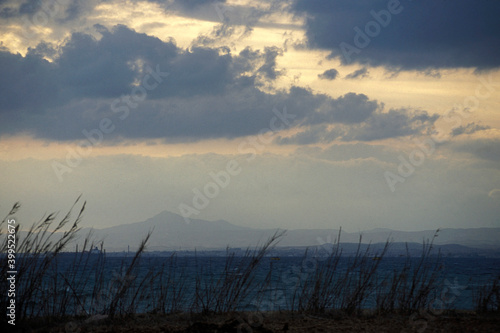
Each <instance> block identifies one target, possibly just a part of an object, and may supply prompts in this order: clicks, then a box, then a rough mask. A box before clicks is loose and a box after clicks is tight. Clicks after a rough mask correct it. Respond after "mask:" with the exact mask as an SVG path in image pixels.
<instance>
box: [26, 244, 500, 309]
mask: <svg viewBox="0 0 500 333" xmlns="http://www.w3.org/2000/svg"><path fill="white" fill-rule="evenodd" d="M358 260H360V261H358V262H356V261H355V258H352V257H341V258H340V259H339V261H338V262H337V263H336V266H335V273H334V274H333V275H332V277H331V280H329V281H326V280H325V279H326V278H327V276H326V275H325V271H326V270H327V269H328V268H329V267H330V268H332V266H333V265H334V263H332V262H329V261H328V260H327V258H324V257H314V256H307V255H305V256H287V257H263V258H261V259H260V261H259V262H258V263H256V262H255V261H252V258H249V257H245V256H242V257H240V256H227V257H225V256H207V255H182V256H177V255H168V256H158V255H156V256H147V255H146V256H143V257H141V258H140V259H135V261H134V258H133V256H116V255H113V256H109V255H105V254H95V255H91V256H89V258H87V259H86V261H85V263H83V262H82V261H81V260H76V261H75V258H74V257H72V256H71V255H65V256H59V257H58V258H57V260H55V261H54V264H53V265H51V267H50V268H49V269H48V270H47V271H46V272H44V274H43V278H42V280H43V281H42V283H41V284H40V286H39V287H38V289H39V290H40V293H39V294H38V296H36V299H35V300H31V302H32V303H33V302H35V303H38V302H40V304H33V306H32V309H31V310H30V311H31V312H32V313H33V314H35V313H36V314H42V315H45V313H44V312H43V308H47V307H51V306H53V307H57V306H58V305H59V304H52V303H59V302H61V304H62V302H63V301H64V304H65V308H64V309H65V311H68V312H69V314H98V313H105V312H106V311H107V310H109V307H110V306H112V305H114V306H115V308H116V309H118V312H122V313H131V312H134V313H144V312H177V311H196V312H200V311H217V310H219V311H224V310H227V309H229V308H230V310H235V311H277V310H290V309H298V307H299V306H300V304H299V303H300V302H299V299H300V296H301V295H302V296H303V297H302V300H307V299H308V298H311V297H313V296H314V293H313V292H312V291H313V290H314V287H315V286H316V287H317V286H318V285H320V286H323V288H324V289H322V291H320V294H321V295H323V296H325V294H324V293H325V292H326V290H332V289H328V286H330V285H335V283H338V284H337V286H340V290H341V293H340V294H338V293H337V294H335V295H333V296H332V299H331V300H330V303H328V305H327V307H328V306H329V307H332V308H335V307H340V306H341V305H342V304H343V303H342V301H345V300H346V298H343V297H344V295H349V293H355V292H356V288H358V289H359V286H360V285H362V281H368V282H367V283H366V288H365V289H362V290H363V294H362V297H361V300H360V307H361V308H364V309H370V308H371V309H373V308H376V307H377V304H378V303H377V302H378V301H379V300H380V298H381V297H383V296H384V295H385V294H389V293H391V287H392V286H394V284H393V282H394V280H395V277H400V278H401V277H402V276H403V277H404V279H405V281H406V282H407V283H406V285H405V286H403V287H401V285H400V287H399V288H400V289H398V290H399V291H398V292H399V293H402V291H401V290H406V291H408V292H409V290H410V289H411V288H412V285H413V286H416V287H417V288H419V287H420V288H423V287H425V285H426V283H427V282H429V281H431V282H432V284H431V285H432V290H431V291H430V292H429V294H428V296H427V297H428V302H427V305H426V306H429V307H432V308H433V309H443V310H445V309H455V310H474V309H475V308H476V306H477V304H478V299H479V296H480V293H481V291H482V290H487V287H488V286H491V284H492V283H493V281H495V279H497V283H498V278H499V276H500V258H485V257H475V258H455V257H453V258H449V257H441V258H436V257H428V258H426V260H425V261H424V262H423V263H421V262H420V260H421V259H420V258H418V257H415V258H406V257H383V258H378V257H365V258H364V259H363V261H361V259H359V258H358ZM405 267H407V269H406V271H405ZM372 269H373V270H372ZM403 271H405V272H406V274H405V275H401V274H400V273H401V272H403ZM369 274H371V275H369ZM415 276H416V277H417V278H414V277H415ZM318 281H319V283H318ZM412 283H413V284H412ZM401 288H402V289H401ZM337 290H338V289H337ZM358 291H359V290H358ZM322 293H323V294H322ZM50 295H54V296H53V297H50ZM316 296H317V294H316ZM497 297H498V295H497ZM47 302H48V304H47ZM496 302H498V299H497V300H496Z"/></svg>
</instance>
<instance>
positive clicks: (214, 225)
mask: <svg viewBox="0 0 500 333" xmlns="http://www.w3.org/2000/svg"><path fill="white" fill-rule="evenodd" d="M149 231H152V234H151V237H150V239H149V241H148V245H147V250H148V251H184V250H186V251H189V250H194V249H197V250H200V251H203V250H215V249H225V248H226V247H231V248H247V247H255V246H257V245H259V244H262V243H263V242H265V241H266V240H267V239H268V238H269V237H270V236H271V235H272V234H274V232H276V229H257V228H249V227H242V226H237V225H234V224H231V223H229V222H227V221H224V220H218V221H206V220H200V219H192V220H190V222H189V223H187V222H186V221H185V220H184V218H183V217H182V216H180V215H177V214H174V213H171V212H168V211H164V212H162V213H160V214H158V215H156V216H154V217H152V218H150V219H147V220H145V221H142V222H136V223H131V224H125V225H119V226H114V227H109V228H103V229H95V228H84V229H82V230H80V232H79V242H80V243H81V241H82V239H83V238H84V237H85V235H87V234H88V233H89V232H92V234H93V235H94V236H95V237H96V239H98V240H102V241H104V248H105V249H106V250H107V251H108V252H118V251H126V250H128V249H130V251H133V250H135V249H136V248H137V246H138V245H139V244H140V242H141V240H142V239H144V237H145V236H146V235H147V233H148V232H149ZM435 233H436V230H424V231H397V230H391V229H381V228H377V229H373V230H368V231H363V232H361V233H349V232H345V231H342V232H341V235H340V242H341V243H358V242H359V239H360V235H361V241H362V243H365V244H366V243H371V244H377V243H385V242H386V241H387V240H390V241H391V242H392V243H393V247H396V248H397V247H398V246H399V247H401V245H397V244H398V243H403V244H404V243H409V244H410V245H411V247H412V248H413V247H415V246H418V247H419V248H420V249H421V245H422V242H423V241H426V240H431V239H433V237H434V235H435ZM338 235H339V230H338V229H296V230H287V231H286V234H285V236H284V237H282V238H281V239H280V241H279V243H278V244H277V248H301V247H315V246H324V244H332V243H335V242H336V241H337V238H338ZM434 244H435V245H437V246H441V247H444V248H446V249H447V250H448V251H451V252H450V253H472V252H474V251H476V252H477V251H479V252H482V253H484V252H486V253H489V252H491V251H494V252H499V251H500V228H469V229H454V228H446V229H441V230H439V232H438V233H437V237H435V238H434Z"/></svg>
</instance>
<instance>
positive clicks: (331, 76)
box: [318, 68, 339, 80]
mask: <svg viewBox="0 0 500 333" xmlns="http://www.w3.org/2000/svg"><path fill="white" fill-rule="evenodd" d="M338 75H339V71H338V70H336V69H335V68H332V69H328V70H326V71H324V72H323V73H321V74H318V77H319V78H320V79H323V80H335V79H336V78H337V76H338Z"/></svg>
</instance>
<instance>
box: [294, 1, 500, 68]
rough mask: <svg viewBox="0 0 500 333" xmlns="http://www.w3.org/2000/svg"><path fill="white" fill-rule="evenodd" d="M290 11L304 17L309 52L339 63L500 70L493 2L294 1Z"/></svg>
mask: <svg viewBox="0 0 500 333" xmlns="http://www.w3.org/2000/svg"><path fill="white" fill-rule="evenodd" d="M294 9H295V11H296V12H297V13H298V14H307V23H306V29H307V38H308V41H309V45H310V47H312V48H320V49H326V50H330V51H331V57H338V58H340V59H341V60H342V61H343V62H344V63H351V62H358V63H361V64H366V65H370V66H385V67H387V68H390V69H392V70H422V71H425V70H428V69H430V68H437V69H439V68H457V67H467V68H477V69H479V70H483V69H491V68H498V67H500V35H499V34H498V32H499V31H500V20H498V16H499V14H500V2H499V1H475V0H454V1H447V0H419V1H410V0H399V1H398V0H372V1H351V0H337V1H322V0H297V1H296V2H295V5H294ZM356 27H357V28H356ZM355 29H356V30H355ZM358 29H359V30H358ZM342 43H345V44H342ZM347 44H349V46H346V45H347ZM346 55H347V56H346Z"/></svg>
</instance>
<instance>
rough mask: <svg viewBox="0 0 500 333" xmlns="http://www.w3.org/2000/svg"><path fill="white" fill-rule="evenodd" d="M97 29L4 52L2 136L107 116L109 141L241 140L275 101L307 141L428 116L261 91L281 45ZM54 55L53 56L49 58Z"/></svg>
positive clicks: (64, 133) (358, 135) (0, 61)
mask: <svg viewBox="0 0 500 333" xmlns="http://www.w3.org/2000/svg"><path fill="white" fill-rule="evenodd" d="M96 29H97V30H98V31H99V32H100V34H101V35H102V37H101V38H100V39H96V38H94V37H92V36H91V35H88V34H83V33H74V34H73V35H72V36H71V38H70V39H68V40H67V42H66V43H65V44H64V45H62V46H61V47H57V48H56V47H53V46H52V45H50V44H47V43H41V44H39V45H38V46H37V47H35V48H32V49H30V50H29V52H28V53H27V55H26V56H25V57H23V56H21V55H19V54H17V55H15V54H11V53H9V52H8V51H3V52H0V70H1V71H2V73H5V75H2V76H1V77H0V88H1V89H2V91H3V93H2V95H0V96H1V97H0V135H3V134H16V133H20V132H27V133H31V134H32V135H34V136H36V137H39V138H44V139H51V140H78V139H84V138H85V136H87V135H86V134H85V131H86V132H87V133H89V132H92V130H94V129H96V128H99V126H100V122H101V121H102V120H103V119H109V120H110V122H112V126H111V125H109V124H108V125H107V127H109V128H111V127H112V128H113V130H112V131H110V133H107V135H106V137H105V138H104V137H103V139H104V140H107V141H108V142H112V141H113V140H119V139H123V138H125V139H148V138H160V139H165V140H168V141H193V140H202V139H206V138H235V137H240V136H246V135H251V134H258V133H259V132H260V131H262V130H264V129H266V128H269V127H270V121H271V119H273V118H275V117H276V112H275V111H273V109H278V110H279V111H280V112H281V114H288V115H289V116H283V117H285V121H284V125H286V126H287V127H293V126H304V127H309V128H310V130H311V131H316V132H317V133H313V132H311V133H310V134H308V137H309V138H308V139H307V140H306V139H303V140H301V141H307V143H311V142H314V141H320V140H334V139H337V138H339V139H342V140H363V141H369V140H376V139H379V138H386V137H394V136H402V135H409V134H412V133H415V132H416V131H418V130H421V129H422V128H423V127H425V126H427V125H429V123H430V121H429V119H426V118H425V117H428V116H427V115H426V114H425V113H422V114H419V115H415V114H411V113H408V112H403V111H396V110H391V111H389V112H388V113H382V109H383V104H382V103H380V102H378V101H376V100H370V99H369V98H368V96H366V95H363V94H355V93H348V94H346V95H344V96H341V97H338V98H331V97H329V96H327V95H322V94H316V93H314V92H312V91H311V90H310V89H305V88H299V87H291V89H290V90H289V91H276V92H275V93H266V92H263V91H261V90H259V89H258V87H259V86H260V85H261V84H262V80H264V79H265V80H266V81H267V82H269V81H272V80H273V79H275V78H277V77H278V76H279V75H280V74H281V72H280V71H279V70H277V69H276V57H277V56H278V55H279V54H280V53H281V50H280V49H278V48H265V49H264V50H263V51H260V50H252V49H251V48H246V49H244V50H243V51H241V52H240V53H239V54H236V55H232V54H231V53H230V51H229V49H227V48H201V47H192V48H191V49H189V50H184V49H180V48H178V47H177V46H176V45H175V43H174V42H173V41H167V42H164V41H161V40H160V39H158V38H156V37H152V36H148V35H146V34H140V33H136V32H135V31H133V30H130V29H129V28H127V27H125V26H116V27H115V28H113V29H112V30H108V29H106V28H104V27H102V26H96ZM47 55H52V56H53V59H54V61H53V62H48V61H47V60H45V59H43V57H44V56H47ZM146 86H152V87H150V88H148V89H147V90H146V89H145V88H144V87H146ZM141 89H142V91H143V93H141ZM144 94H146V95H144ZM284 107H286V109H287V113H284V111H282V110H283V108H284ZM418 121H420V123H421V127H422V128H421V127H419V126H417V122H418ZM280 124H281V123H280ZM331 124H340V125H341V126H343V127H342V131H338V130H332V129H329V125H331ZM278 127H280V128H281V126H279V125H278ZM114 129H116V131H115V130H114ZM302 136H304V137H305V136H306V134H305V133H304V134H302Z"/></svg>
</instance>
